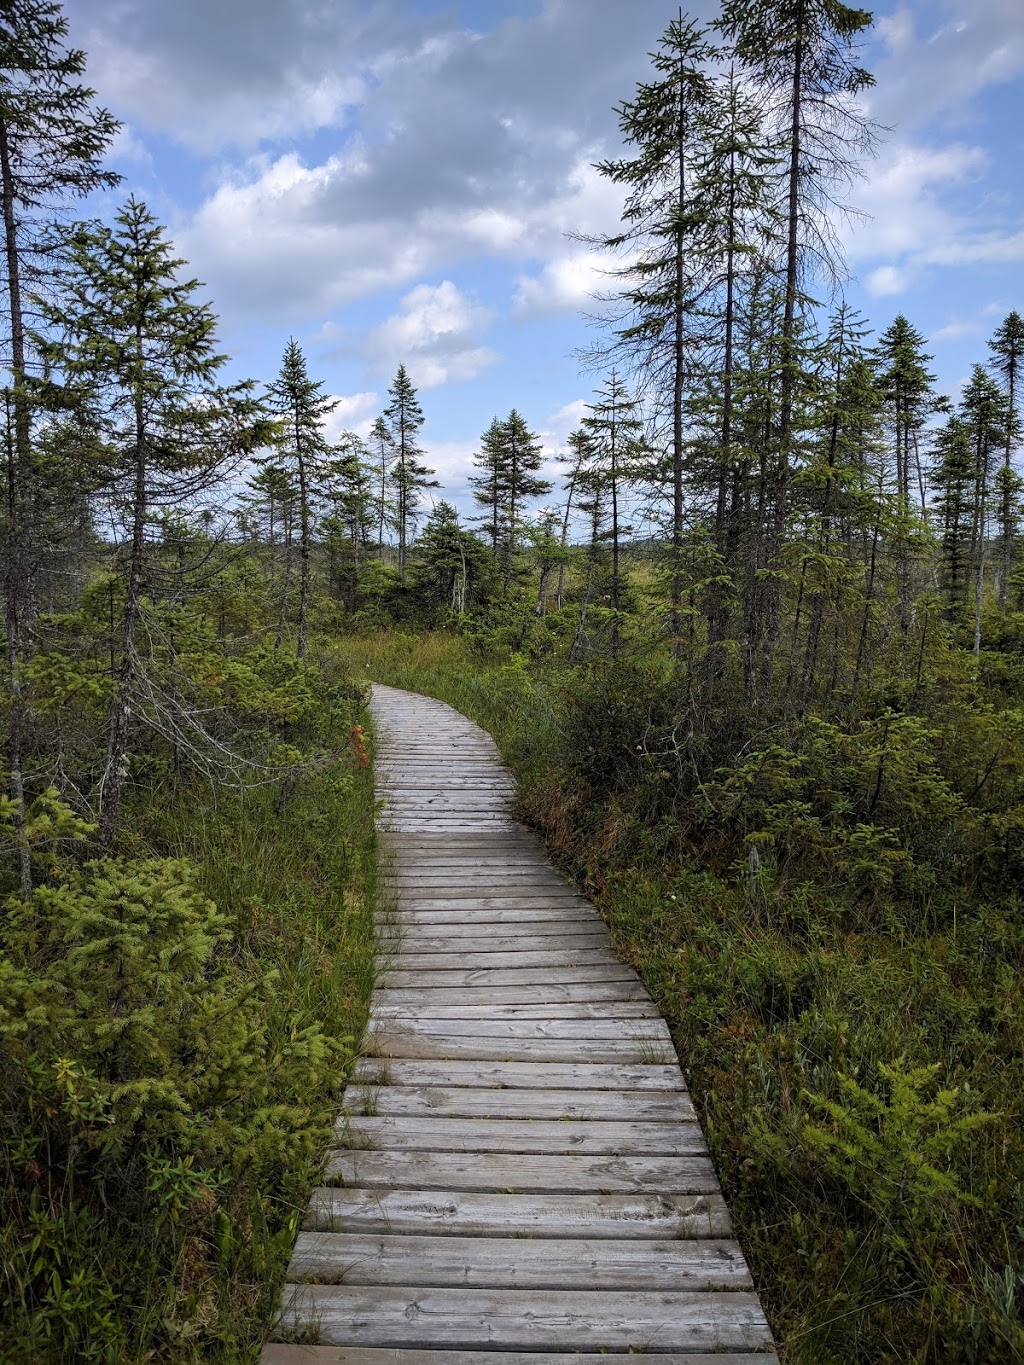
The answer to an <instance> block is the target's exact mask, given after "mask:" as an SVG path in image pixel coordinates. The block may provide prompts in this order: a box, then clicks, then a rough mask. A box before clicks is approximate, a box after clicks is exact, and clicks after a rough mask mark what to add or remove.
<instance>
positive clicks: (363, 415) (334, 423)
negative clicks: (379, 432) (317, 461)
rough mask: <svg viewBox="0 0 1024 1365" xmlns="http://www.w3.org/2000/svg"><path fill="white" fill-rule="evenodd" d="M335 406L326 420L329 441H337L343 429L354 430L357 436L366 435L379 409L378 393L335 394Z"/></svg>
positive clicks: (379, 397) (379, 398)
mask: <svg viewBox="0 0 1024 1365" xmlns="http://www.w3.org/2000/svg"><path fill="white" fill-rule="evenodd" d="M335 401H336V402H337V405H338V406H337V407H336V408H335V409H334V411H333V412H332V413H331V414H330V416H329V417H328V419H327V422H326V424H325V425H326V434H327V439H328V440H329V441H337V440H338V438H339V437H340V436H341V434H342V432H343V431H354V432H355V433H356V435H357V436H363V437H365V436H368V435H369V434H370V428H371V427H372V426H373V423H374V420H375V418H376V417H377V415H378V413H379V412H380V410H381V406H382V404H381V396H380V394H379V393H370V392H367V393H348V394H338V395H335Z"/></svg>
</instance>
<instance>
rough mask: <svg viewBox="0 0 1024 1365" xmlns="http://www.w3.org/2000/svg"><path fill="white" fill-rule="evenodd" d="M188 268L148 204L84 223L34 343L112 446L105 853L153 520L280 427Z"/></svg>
mask: <svg viewBox="0 0 1024 1365" xmlns="http://www.w3.org/2000/svg"><path fill="white" fill-rule="evenodd" d="M185 264H186V263H185V262H184V261H182V260H179V259H176V258H175V257H174V256H173V255H172V249H171V245H170V243H169V242H168V241H167V239H166V237H165V235H164V231H163V229H162V228H161V227H160V225H159V224H158V223H157V221H156V220H155V218H154V217H153V215H152V214H151V213H150V212H149V210H148V209H147V208H146V206H145V204H143V203H141V202H139V201H138V200H136V199H134V198H133V199H130V200H129V201H128V204H127V205H126V206H125V207H124V208H123V209H122V210H121V212H120V213H119V214H118V215H117V220H116V223H115V226H114V227H113V228H108V227H103V226H101V227H97V226H90V225H86V224H83V225H81V226H80V228H79V229H78V230H77V231H76V232H75V233H74V234H73V237H72V239H71V244H70V247H69V251H68V262H67V266H66V271H65V278H64V286H65V291H64V294H63V296H62V297H61V298H60V299H59V300H58V301H56V302H54V301H47V300H42V299H41V300H39V306H40V308H41V310H42V313H43V319H44V323H45V324H46V325H47V326H48V329H49V332H48V335H47V336H43V335H42V334H39V335H37V337H36V344H37V345H38V347H39V349H40V351H41V354H42V356H43V359H44V360H45V362H46V363H47V364H49V365H51V366H52V367H53V368H54V369H55V371H56V372H57V373H58V374H59V375H60V377H61V378H62V379H63V382H64V392H65V402H66V403H67V405H68V407H69V408H72V409H76V410H78V411H80V412H82V413H83V415H84V419H85V422H86V424H87V425H88V427H89V429H90V430H91V431H93V432H95V433H96V434H97V435H98V437H99V438H100V440H101V442H102V447H103V450H104V454H105V459H106V462H107V467H106V470H105V477H104V486H103V490H102V491H103V493H104V495H105V496H106V497H107V499H108V500H109V503H110V505H111V508H112V510H113V512H114V515H115V519H116V520H115V524H119V525H120V526H121V527H122V528H123V534H124V540H123V541H122V543H121V545H120V546H119V552H118V557H119V560H120V564H121V573H122V574H123V579H124V602H123V607H122V609H121V619H120V623H119V629H118V636H119V640H118V644H119V647H120V664H119V666H117V668H116V673H115V677H114V678H113V680H112V681H113V690H112V696H111V702H110V714H109V725H108V737H107V752H106V759H105V762H104V766H103V772H102V775H101V777H100V781H99V806H100V832H101V836H102V838H103V841H104V844H106V845H109V844H110V842H111V841H112V839H113V838H114V835H115V833H116V830H117V821H118V812H119V806H120V800H121V792H122V787H123V784H124V778H125V776H126V773H127V770H128V760H129V754H130V745H131V726H132V723H133V715H135V714H136V712H137V710H138V704H139V701H140V695H141V691H140V689H141V687H142V684H143V683H145V682H146V681H147V677H146V660H145V657H144V651H143V642H142V640H141V638H140V626H141V623H142V620H143V616H144V613H145V611H146V599H147V594H152V593H153V591H154V590H155V585H154V581H153V580H152V576H151V575H150V558H151V556H150V548H149V539H150V534H151V527H152V525H153V520H154V517H155V515H156V514H157V513H158V512H159V510H160V509H161V508H164V507H171V508H174V507H187V506H190V505H195V504H196V502H198V501H199V500H200V499H201V498H202V497H203V496H204V495H206V494H209V493H211V492H212V490H213V488H214V487H215V486H216V484H217V482H218V481H219V479H220V478H221V477H222V476H223V474H224V472H225V469H226V468H227V467H228V466H229V465H231V464H232V463H233V462H235V463H237V462H240V461H241V459H242V458H244V456H245V455H246V453H247V452H249V451H250V450H251V449H252V448H253V447H254V446H256V445H259V444H261V443H263V442H264V441H265V440H266V438H267V437H268V435H269V434H270V431H271V428H270V426H269V424H268V423H267V422H266V421H265V420H263V417H262V412H261V409H260V407H259V405H258V404H257V402H256V401H255V399H254V398H253V397H252V393H251V389H252V386H251V385H250V384H241V385H236V386H235V387H233V388H231V389H225V388H223V387H220V386H219V385H218V384H217V376H218V372H219V370H220V368H221V366H222V365H223V363H224V361H225V358H226V357H224V356H223V355H220V354H219V353H218V351H217V349H216V337H215V329H216V321H217V320H216V317H215V315H214V313H213V311H212V309H211V308H210V307H209V305H208V304H205V303H202V302H200V301H199V300H198V299H197V297H196V295H197V291H198V290H199V289H200V287H201V286H200V284H199V282H198V281H197V280H194V279H182V278H181V273H180V272H181V268H182V266H184V265H185ZM154 572H155V570H154ZM151 695H152V694H151ZM149 720H150V723H151V724H153V725H154V726H155V727H157V728H159V727H160V726H166V727H169V728H173V727H174V724H175V722H174V720H173V719H172V718H169V717H167V716H166V715H164V714H160V715H158V714H156V712H155V711H153V712H151V713H150V716H149Z"/></svg>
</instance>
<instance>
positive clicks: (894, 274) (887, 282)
mask: <svg viewBox="0 0 1024 1365" xmlns="http://www.w3.org/2000/svg"><path fill="white" fill-rule="evenodd" d="M912 279H913V274H912V272H911V271H909V270H901V269H900V267H899V266H895V265H880V266H879V267H878V269H877V270H872V271H871V273H870V274H869V275H868V277H867V279H866V280H865V281H864V285H865V288H866V289H867V291H868V293H869V294H870V295H871V297H872V298H873V299H883V298H887V297H889V296H890V295H893V294H903V293H905V292H906V290H907V289H908V288H909V287H910V283H911V280H912Z"/></svg>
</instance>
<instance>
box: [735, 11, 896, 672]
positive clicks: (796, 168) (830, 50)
mask: <svg viewBox="0 0 1024 1365" xmlns="http://www.w3.org/2000/svg"><path fill="white" fill-rule="evenodd" d="M871 22H872V20H871V15H870V13H869V12H868V11H867V10H862V9H855V8H852V7H851V6H849V5H845V4H842V3H840V0H725V4H724V6H723V9H722V16H721V19H720V20H718V22H717V24H716V27H717V28H718V29H719V30H720V31H721V33H722V34H723V35H724V37H725V38H727V39H728V40H729V41H730V42H731V43H732V44H733V49H734V52H735V55H736V58H737V59H738V61H739V62H740V63H741V65H742V67H743V68H744V71H745V73H746V75H747V76H748V78H749V79H750V80H752V81H753V82H754V83H755V85H756V87H757V88H758V89H759V91H760V93H761V96H762V97H763V98H764V99H765V101H766V103H767V110H766V113H767V117H768V119H769V121H770V122H771V123H772V124H773V125H774V126H775V127H776V128H777V129H778V130H779V138H780V142H781V145H782V152H783V162H782V165H781V168H780V176H779V192H780V204H779V207H780V212H781V215H782V226H783V235H784V249H783V263H782V289H783V299H782V319H781V328H780V335H779V394H778V418H777V422H776V424H775V431H774V433H773V446H774V450H775V468H774V470H773V477H772V502H773V506H772V509H771V516H770V523H769V536H768V556H769V561H770V562H772V563H774V561H776V560H777V558H778V555H779V553H780V551H781V549H782V545H783V540H784V537H785V528H786V517H787V512H788V499H789V486H790V480H791V477H792V473H793V468H794V464H795V461H796V457H797V451H796V448H795V439H796V433H797V430H798V427H797V420H796V419H797V410H798V404H799V388H800V384H801V374H802V361H803V356H802V347H801V331H802V329H803V328H804V327H805V320H806V315H807V313H808V311H809V309H810V306H811V303H812V300H811V299H810V297H809V296H808V294H807V292H806V290H805V288H804V282H805V281H806V280H807V279H809V278H810V277H812V276H814V275H819V276H820V275H822V274H826V275H829V274H831V275H835V274H836V273H837V271H838V268H839V264H838V249H837V246H836V239H835V234H834V227H833V222H834V216H835V211H836V208H837V205H838V202H839V199H840V197H841V194H842V191H843V190H844V188H845V187H846V186H847V185H848V184H849V182H850V181H851V179H852V178H853V177H854V176H855V175H856V173H857V158H858V157H859V156H860V155H863V154H864V153H867V152H870V151H871V149H872V147H873V144H874V129H873V127H872V125H871V124H870V123H869V122H868V121H867V120H866V119H865V118H864V117H863V116H862V115H861V113H860V112H859V110H858V108H857V105H856V103H855V100H856V97H857V96H858V95H859V94H861V93H862V92H863V91H864V90H866V89H868V88H870V86H872V85H873V84H874V78H873V77H872V76H871V74H870V73H869V72H868V71H866V70H865V69H864V68H863V67H861V66H859V65H858V63H857V60H856V50H857V43H858V41H859V39H860V38H861V37H862V35H863V34H864V33H865V31H866V30H867V29H868V28H869V27H870V24H871ZM764 584H765V590H766V591H765V601H764V611H763V615H764V622H763V626H764V631H765V647H766V655H767V658H766V667H767V668H770V667H771V652H772V649H773V647H774V641H775V639H776V638H777V635H778V630H779V625H780V621H779V611H780V605H781V585H780V582H779V579H778V576H777V575H772V576H771V577H769V578H767V579H765V580H764Z"/></svg>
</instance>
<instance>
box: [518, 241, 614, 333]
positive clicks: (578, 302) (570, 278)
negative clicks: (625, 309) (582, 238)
mask: <svg viewBox="0 0 1024 1365" xmlns="http://www.w3.org/2000/svg"><path fill="white" fill-rule="evenodd" d="M609 264H610V263H609V260H608V258H607V256H605V255H603V254H601V253H600V252H597V251H578V252H575V253H573V254H572V255H566V256H558V257H556V258H555V259H554V260H552V261H549V262H548V263H547V265H545V266H544V268H543V269H542V270H541V271H540V272H539V274H536V275H520V277H519V279H518V281H517V285H516V292H515V294H514V296H513V300H512V306H513V308H514V310H515V311H516V312H517V313H520V314H526V315H532V316H534V317H537V316H541V317H542V316H545V315H550V314H553V313H575V312H579V310H580V309H583V308H591V309H593V308H594V307H596V306H597V305H596V303H595V297H594V296H595V294H598V293H600V292H601V291H602V290H605V289H608V287H609V280H608V276H607V271H608V268H609Z"/></svg>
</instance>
